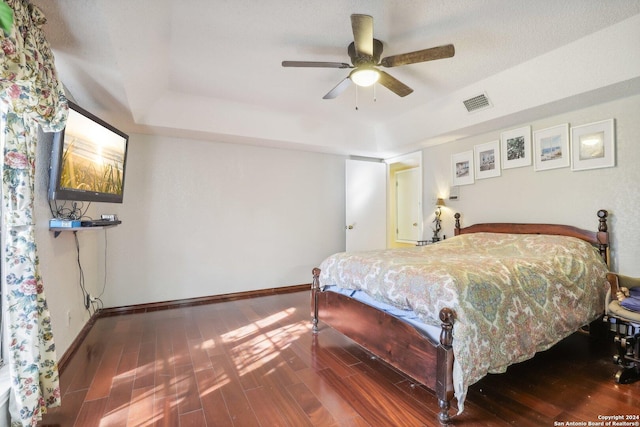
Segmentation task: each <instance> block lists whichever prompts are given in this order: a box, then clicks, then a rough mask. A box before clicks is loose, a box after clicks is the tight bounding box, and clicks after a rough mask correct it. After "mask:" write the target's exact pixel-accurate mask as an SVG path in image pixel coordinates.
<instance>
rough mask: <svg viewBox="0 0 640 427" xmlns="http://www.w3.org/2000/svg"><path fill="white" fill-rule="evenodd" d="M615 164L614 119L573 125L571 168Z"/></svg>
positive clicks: (582, 168)
mask: <svg viewBox="0 0 640 427" xmlns="http://www.w3.org/2000/svg"><path fill="white" fill-rule="evenodd" d="M615 165H616V144H615V129H614V120H613V119H608V120H602V121H600V122H594V123H589V124H586V125H580V126H572V127H571V170H574V171H581V170H587V169H598V168H608V167H613V166H615Z"/></svg>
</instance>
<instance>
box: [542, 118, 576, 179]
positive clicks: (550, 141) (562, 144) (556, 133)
mask: <svg viewBox="0 0 640 427" xmlns="http://www.w3.org/2000/svg"><path fill="white" fill-rule="evenodd" d="M570 164H571V153H570V152H569V123H565V124H562V125H558V126H554V127H551V128H547V129H541V130H537V131H534V132H533V167H534V169H535V170H536V171H543V170H548V169H557V168H566V167H568V166H569V165H570Z"/></svg>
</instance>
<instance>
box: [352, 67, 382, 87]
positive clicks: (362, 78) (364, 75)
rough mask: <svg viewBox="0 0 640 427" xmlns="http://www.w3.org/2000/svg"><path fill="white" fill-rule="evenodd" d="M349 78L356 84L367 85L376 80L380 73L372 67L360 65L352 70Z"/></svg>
mask: <svg viewBox="0 0 640 427" xmlns="http://www.w3.org/2000/svg"><path fill="white" fill-rule="evenodd" d="M349 78H350V79H351V80H352V81H353V82H354V83H355V84H357V85H358V86H361V87H368V86H371V85H372V84H374V83H375V82H377V81H378V79H379V78H380V73H379V72H378V70H376V69H375V68H373V67H360V68H356V69H355V70H353V71H352V72H351V74H350V75H349Z"/></svg>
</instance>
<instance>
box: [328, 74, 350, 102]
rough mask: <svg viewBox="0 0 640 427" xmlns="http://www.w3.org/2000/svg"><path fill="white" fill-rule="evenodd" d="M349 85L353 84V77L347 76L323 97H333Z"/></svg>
mask: <svg viewBox="0 0 640 427" xmlns="http://www.w3.org/2000/svg"><path fill="white" fill-rule="evenodd" d="M349 85H351V79H350V78H349V77H345V78H344V80H342V81H341V82H340V83H338V84H337V85H336V87H334V88H333V89H331V90H330V91H329V92H328V93H327V94H326V95H325V96H323V97H322V99H333V98H336V97H337V96H338V95H340V94H341V93H342V92H344V91H345V90H346V89H347V88H348V87H349Z"/></svg>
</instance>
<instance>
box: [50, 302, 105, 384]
mask: <svg viewBox="0 0 640 427" xmlns="http://www.w3.org/2000/svg"><path fill="white" fill-rule="evenodd" d="M99 315H100V312H99V311H98V312H95V313H93V315H91V317H90V318H89V320H88V321H87V323H85V325H84V326H83V328H82V329H81V330H80V333H78V335H77V336H76V339H74V340H73V342H72V343H71V345H70V346H69V348H68V349H67V351H65V352H64V354H63V355H62V357H61V358H60V360H58V372H59V373H60V374H62V372H63V371H64V370H65V369H66V367H67V364H68V363H69V361H70V360H71V358H72V357H73V355H74V354H76V351H78V348H80V344H82V341H84V339H85V338H86V337H87V335H88V334H89V331H91V328H93V325H94V324H95V323H96V319H98V317H99Z"/></svg>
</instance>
